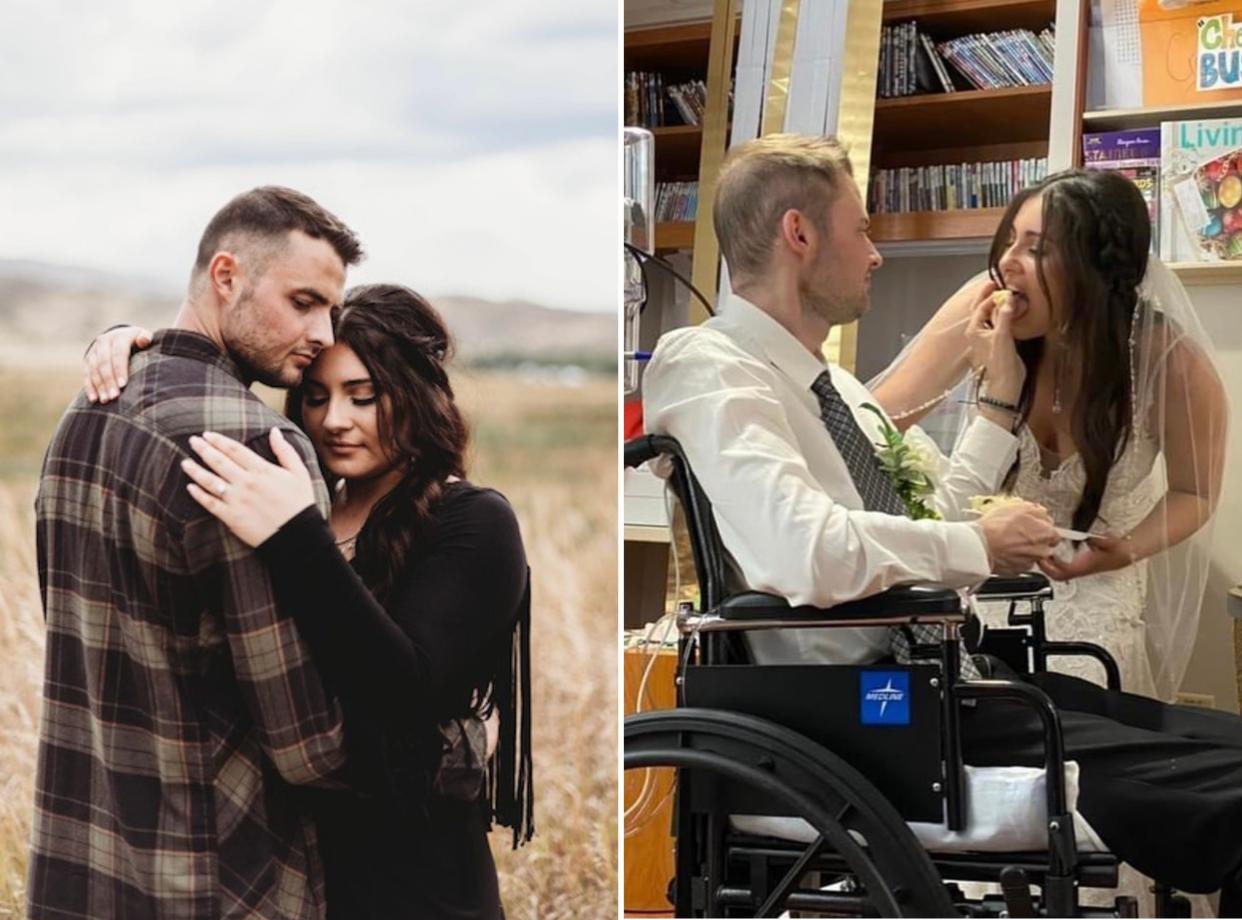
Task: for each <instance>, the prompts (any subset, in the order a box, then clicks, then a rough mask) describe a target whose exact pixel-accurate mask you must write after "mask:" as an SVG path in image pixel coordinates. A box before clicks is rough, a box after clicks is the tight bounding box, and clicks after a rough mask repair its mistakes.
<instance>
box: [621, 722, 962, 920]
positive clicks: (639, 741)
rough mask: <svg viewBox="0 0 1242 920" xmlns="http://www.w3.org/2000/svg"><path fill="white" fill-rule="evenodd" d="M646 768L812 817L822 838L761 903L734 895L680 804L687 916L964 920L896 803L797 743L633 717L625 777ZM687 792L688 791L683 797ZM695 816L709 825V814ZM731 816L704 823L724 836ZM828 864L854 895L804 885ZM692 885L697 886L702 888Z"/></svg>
mask: <svg viewBox="0 0 1242 920" xmlns="http://www.w3.org/2000/svg"><path fill="white" fill-rule="evenodd" d="M646 767H673V768H676V769H678V770H679V771H683V773H682V774H681V775H682V776H683V778H684V779H685V780H687V781H688V782H689V783H691V784H694V783H696V782H699V781H700V780H696V779H695V777H699V778H703V777H710V782H720V783H724V784H726V785H727V786H728V787H730V788H731V789H734V790H739V789H740V790H743V794H745V792H747V791H749V792H753V793H755V794H756V795H757V796H758V797H759V798H761V799H762V800H763V801H765V802H770V803H773V804H774V805H775V806H777V807H779V809H780V810H782V811H784V813H785V814H787V815H795V816H799V817H801V818H803V819H804V820H805V821H806V822H807V823H808V824H810V825H811V827H812V828H814V831H815V833H816V834H818V838H817V839H816V840H815V841H814V842H813V843H812V844H811V845H810V846H808V847H807V848H806V849H805V850H804V851H803V852H802V854H801V855H800V856H799V857H798V858H796V859H793V860H792V865H791V866H790V867H789V869H788V871H787V872H786V873H785V875H784V877H783V878H780V879H779V880H778V881H776V882H775V883H774V884H771V885H765V886H763V890H762V891H761V892H759V893H757V894H756V893H755V892H754V891H751V890H746V889H739V888H738V887H737V886H735V885H732V884H726V880H725V878H724V872H725V868H724V865H725V862H726V860H725V858H724V856H723V855H722V853H721V847H722V845H721V841H720V840H718V839H708V840H705V841H704V840H695V839H693V838H692V837H691V836H690V834H689V831H690V828H691V827H700V828H701V827H702V826H703V821H702V820H698V819H695V818H693V816H692V815H691V814H690V806H689V805H688V803H687V802H685V801H683V802H681V803H679V807H678V809H677V811H678V820H679V823H680V825H681V826H680V827H679V828H678V834H677V837H678V856H677V866H678V875H679V878H678V880H677V885H676V886H675V887H676V889H677V890H678V892H679V894H678V897H677V901H678V903H677V905H676V906H677V909H678V916H692V915H693V916H708V917H715V916H725V915H731V916H739V915H741V914H738V913H735V909H742V910H744V911H745V915H749V916H758V917H775V916H778V915H779V914H780V913H781V912H782V911H784V910H790V909H792V910H802V911H811V912H816V913H819V912H823V913H829V914H841V915H856V916H857V915H868V916H880V917H952V916H956V915H957V914H956V912H955V910H954V907H953V902H952V900H951V899H950V897H949V895H948V893H947V892H946V890H945V888H944V884H943V882H942V881H941V879H940V876H939V875H938V874H937V872H936V869H935V867H934V866H933V865H932V863H931V861H930V859H928V856H927V853H926V851H925V850H924V849H923V848H922V846H921V845H920V844H919V842H918V841H917V839H916V838H915V837H914V835H913V834H912V833H911V831H910V829H909V828H908V827H907V826H906V824H905V822H904V821H903V820H902V819H901V817H900V816H899V815H898V814H897V812H896V810H895V809H894V808H893V806H892V805H891V804H890V803H889V802H888V800H887V799H886V798H884V796H883V795H881V794H880V793H879V792H878V791H877V790H876V789H875V787H874V786H873V785H872V784H871V783H870V782H868V781H867V779H866V778H865V777H864V776H863V775H862V774H861V773H859V772H858V771H857V770H855V769H854V768H853V767H851V766H850V765H849V764H847V763H845V762H844V761H843V760H841V758H839V757H837V756H836V755H835V754H833V753H832V752H830V751H828V750H827V749H825V748H824V747H822V746H821V745H818V744H816V743H814V742H813V741H810V740H809V739H807V738H806V737H805V736H803V735H800V734H798V733H797V732H794V731H791V730H790V729H787V728H784V727H782V726H780V725H777V724H775V723H773V722H769V721H767V720H765V719H759V718H754V717H752V716H746V715H742V714H740V713H736V712H724V711H718V710H710V709H689V708H684V709H673V710H664V711H659V712H651V713H644V714H641V715H637V716H630V717H628V718H627V719H626V720H625V768H626V769H627V770H633V769H641V768H646ZM686 788H688V787H687V786H686V785H685V783H684V782H683V783H682V784H681V785H680V786H679V795H682V794H683V792H684V790H685V789H686ZM683 797H684V796H683ZM725 807H726V808H729V807H730V806H725ZM694 808H695V810H698V811H699V812H700V817H701V811H702V806H701V805H696V806H694ZM727 815H728V812H725V813H724V814H717V815H711V816H709V817H708V819H707V821H708V823H709V824H711V823H713V822H714V824H715V826H716V827H719V826H721V823H722V822H723V821H725V820H727ZM707 836H708V837H711V836H712V835H711V834H710V833H709V834H708V835H707ZM825 856H830V857H831V858H832V859H833V860H835V861H836V863H837V864H838V865H841V866H842V868H843V869H844V870H845V874H846V875H848V878H849V882H848V883H847V885H846V888H845V890H844V891H837V892H827V893H825V892H821V891H819V890H818V889H812V890H806V889H803V888H801V887H800V884H801V881H802V879H803V877H804V876H805V875H806V873H807V872H808V871H810V870H811V869H813V868H815V867H816V865H817V864H819V863H821V862H822V858H823V857H825ZM687 874H693V876H694V881H695V883H696V884H695V885H694V886H693V887H692V886H690V885H689V884H688V883H689V881H690V880H689V879H687V878H685V877H684V876H686V875H687ZM748 899H749V900H748ZM760 899H762V900H760ZM726 911H727V914H726Z"/></svg>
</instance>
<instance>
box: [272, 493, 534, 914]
mask: <svg viewBox="0 0 1242 920" xmlns="http://www.w3.org/2000/svg"><path fill="white" fill-rule="evenodd" d="M259 552H260V554H261V555H262V557H263V558H264V560H265V561H266V562H267V564H268V566H269V569H270V571H271V577H272V585H273V588H274V589H275V593H276V598H277V602H278V604H279V606H280V609H281V610H283V611H286V612H288V613H290V614H292V615H293V617H294V619H295V620H296V622H297V624H298V626H299V628H300V629H301V631H302V633H303V635H304V637H305V639H306V641H307V643H308V644H309V645H310V647H311V652H312V655H313V656H314V659H315V661H316V664H317V665H318V666H319V668H320V670H321V672H322V674H323V676H324V680H325V681H327V682H328V683H329V685H330V687H331V688H332V690H333V692H335V693H336V694H337V695H338V696H339V697H340V699H341V701H342V705H343V706H344V709H345V717H346V732H347V734H348V736H349V738H350V748H349V751H350V758H351V761H354V763H355V766H356V767H358V768H359V772H360V773H363V774H368V775H367V776H366V777H365V778H360V780H359V781H360V783H361V785H363V786H364V787H366V788H369V789H370V790H371V791H372V792H374V793H375V794H374V795H372V796H370V797H358V796H340V795H336V796H332V795H327V796H324V795H321V796H319V797H318V798H317V805H316V813H317V817H318V820H319V828H320V838H321V844H322V848H323V852H324V862H325V869H326V873H327V880H328V898H327V900H328V910H329V915H330V916H339V917H344V916H350V917H364V916H377V917H378V916H385V917H386V916H405V915H407V914H408V915H409V916H420V917H494V916H497V915H499V914H500V905H499V899H498V895H497V894H496V880H495V868H494V865H493V863H492V860H491V854H490V851H489V850H488V848H487V843H486V839H485V833H486V826H487V819H488V814H487V810H486V808H485V803H482V802H479V803H464V802H458V801H454V800H449V799H443V798H440V797H436V796H432V795H430V794H429V792H428V789H427V785H428V781H429V779H430V776H431V775H432V774H433V772H434V768H435V764H436V763H438V761H439V756H440V749H439V747H438V739H439V735H438V732H437V731H436V726H437V725H438V724H439V723H441V722H444V721H446V720H448V719H451V718H459V717H462V716H464V715H466V714H468V712H469V711H470V707H471V698H472V695H473V694H474V692H475V689H476V688H478V687H480V686H484V685H486V683H487V681H488V680H489V679H490V678H491V677H492V676H493V675H494V673H495V668H496V662H497V661H498V660H499V659H500V658H501V657H502V656H504V655H505V654H507V653H508V650H509V648H510V642H511V637H512V635H513V629H514V624H515V619H516V617H517V615H518V612H519V608H520V606H521V603H522V600H523V595H524V591H525V588H526V559H525V553H524V551H523V548H522V541H521V535H520V533H519V531H518V525H517V520H516V518H515V517H514V514H513V511H512V509H511V508H510V506H509V504H508V502H507V501H505V499H504V497H503V496H501V495H500V494H499V493H497V492H495V491H492V490H487V489H480V488H477V487H475V486H472V485H470V484H469V483H464V482H461V483H454V484H452V485H450V486H449V487H448V488H447V489H446V491H445V494H444V497H443V498H442V499H441V500H440V502H439V504H438V505H437V506H436V509H435V523H434V525H433V527H432V530H431V531H430V532H429V533H427V534H426V535H425V536H421V535H420V539H419V542H418V546H417V548H416V549H415V551H414V552H413V553H412V554H411V557H410V559H409V560H408V562H407V565H406V571H405V572H404V573H403V574H402V575H401V576H400V577H399V578H398V579H397V582H396V585H395V587H394V589H393V591H392V592H391V596H390V598H389V600H388V603H387V604H386V605H384V606H381V605H380V604H379V603H378V602H377V601H376V600H375V598H374V597H373V596H372V595H371V593H370V592H369V591H368V590H367V588H366V586H365V585H364V584H363V583H362V580H361V579H360V578H359V577H358V575H357V573H356V572H355V571H354V569H353V567H352V566H351V565H350V564H349V563H348V562H347V561H346V560H345V558H344V557H343V556H342V555H341V554H340V552H339V551H338V550H337V548H336V545H335V542H334V539H333V534H332V532H331V530H330V529H329V527H328V525H327V522H326V521H324V519H323V517H322V516H321V515H320V514H319V512H318V511H317V509H315V508H307V509H306V510H305V511H303V512H302V513H301V514H299V515H297V516H296V517H294V518H293V519H292V520H291V521H289V522H288V523H287V524H286V525H285V526H284V527H282V528H281V530H280V531H279V532H278V533H276V534H275V535H273V536H272V537H271V538H270V539H269V540H268V541H267V542H265V543H264V544H263V545H262V546H260V547H259ZM420 777H421V782H420V779H419V778H420ZM412 787H415V788H412ZM411 804H413V807H411ZM346 908H347V910H346ZM347 911H348V912H347ZM398 911H399V913H398Z"/></svg>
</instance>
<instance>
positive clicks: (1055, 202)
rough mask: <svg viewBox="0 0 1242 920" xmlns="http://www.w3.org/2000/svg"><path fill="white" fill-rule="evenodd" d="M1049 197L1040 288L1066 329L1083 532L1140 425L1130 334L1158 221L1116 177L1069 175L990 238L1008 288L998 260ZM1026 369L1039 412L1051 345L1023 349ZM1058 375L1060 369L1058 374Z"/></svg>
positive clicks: (1057, 178) (1044, 186)
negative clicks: (1042, 371)
mask: <svg viewBox="0 0 1242 920" xmlns="http://www.w3.org/2000/svg"><path fill="white" fill-rule="evenodd" d="M1036 195H1042V196H1043V203H1042V215H1043V233H1042V236H1041V238H1040V242H1039V249H1038V254H1037V256H1036V269H1037V275H1038V279H1039V285H1040V288H1041V289H1042V290H1043V292H1044V296H1045V297H1046V298H1047V300H1048V303H1049V304H1051V305H1052V316H1053V321H1054V322H1058V323H1059V324H1060V342H1059V345H1058V346H1057V347H1058V350H1060V351H1061V355H1060V356H1059V357H1060V359H1061V361H1062V362H1063V364H1064V365H1065V368H1066V369H1068V370H1069V371H1070V374H1071V376H1070V379H1071V380H1073V381H1075V382H1076V384H1077V385H1076V387H1075V388H1074V391H1073V392H1072V393H1066V394H1065V397H1066V399H1067V401H1068V402H1069V403H1070V404H1071V405H1072V410H1071V413H1072V414H1071V417H1070V432H1071V435H1072V436H1073V439H1074V444H1075V445H1076V446H1077V448H1078V453H1079V456H1080V458H1081V460H1082V464H1083V469H1084V471H1085V473H1086V484H1085V486H1084V487H1083V491H1082V495H1081V497H1080V498H1079V501H1078V506H1077V508H1076V509H1075V510H1074V520H1073V527H1074V529H1075V530H1084V531H1085V530H1088V529H1090V527H1091V525H1092V523H1093V522H1094V521H1095V519H1096V516H1097V515H1098V513H1099V510H1100V504H1101V502H1102V501H1103V498H1104V490H1105V487H1106V486H1107V484H1108V473H1109V470H1110V469H1111V467H1112V465H1113V463H1114V462H1115V460H1116V458H1117V457H1118V456H1119V455H1120V454H1121V452H1122V451H1124V450H1125V446H1126V443H1127V441H1128V440H1129V438H1130V437H1131V435H1132V434H1133V427H1134V408H1135V407H1134V404H1133V395H1132V391H1131V373H1132V368H1131V360H1132V356H1131V350H1132V348H1131V345H1132V340H1131V337H1132V335H1133V334H1134V332H1135V330H1134V321H1135V314H1136V309H1135V308H1136V307H1137V306H1138V301H1139V291H1138V287H1139V283H1140V282H1141V281H1142V278H1143V275H1144V274H1145V273H1146V271H1147V258H1148V247H1149V246H1150V244H1151V220H1150V218H1149V216H1148V212H1147V205H1146V203H1145V202H1144V201H1143V196H1142V194H1141V193H1140V192H1139V190H1138V188H1137V187H1136V186H1135V185H1134V183H1133V182H1131V181H1130V180H1129V179H1127V178H1125V177H1124V176H1121V175H1118V174H1116V173H1112V172H1104V171H1088V170H1067V171H1065V172H1060V173H1056V174H1055V175H1052V176H1049V177H1048V178H1046V179H1044V180H1043V181H1042V182H1039V183H1037V184H1035V185H1033V186H1031V187H1030V188H1027V189H1024V190H1023V191H1022V192H1020V193H1019V194H1018V195H1017V196H1015V197H1014V199H1013V200H1012V201H1011V202H1010V203H1009V207H1008V208H1007V209H1006V210H1005V214H1004V217H1003V218H1002V219H1001V223H1000V226H999V228H998V229H997V232H996V236H995V237H993V240H992V248H991V252H990V254H989V259H988V263H989V267H990V270H991V273H992V275H993V278H994V280H996V281H997V283H998V284H999V283H1001V274H1000V260H1001V258H1002V256H1003V254H1004V251H1005V249H1006V246H1007V243H1008V240H1009V237H1010V235H1011V233H1012V230H1013V222H1014V219H1015V217H1016V215H1017V213H1018V209H1019V208H1021V207H1022V205H1023V204H1024V203H1025V202H1026V201H1028V200H1029V199H1031V198H1032V197H1034V196H1036ZM1047 259H1052V260H1055V264H1056V267H1057V272H1058V274H1059V275H1060V277H1061V279H1062V283H1061V286H1060V290H1057V291H1053V290H1052V288H1051V286H1050V285H1049V283H1048V278H1047V274H1046V273H1045V270H1044V263H1045V260H1047ZM1018 353H1019V355H1020V356H1021V357H1022V360H1023V362H1024V363H1025V364H1026V369H1027V374H1026V382H1025V384H1024V385H1023V389H1022V397H1021V399H1020V401H1019V406H1020V409H1021V411H1022V417H1023V419H1025V418H1026V417H1027V416H1028V415H1029V414H1030V410H1031V402H1032V399H1033V396H1034V389H1035V377H1036V370H1037V369H1038V368H1039V367H1040V366H1041V364H1042V363H1043V362H1044V361H1045V360H1054V359H1055V358H1056V356H1054V355H1052V354H1051V353H1050V349H1049V348H1048V347H1047V345H1046V342H1045V340H1044V339H1042V338H1039V339H1031V340H1029V341H1025V342H1019V343H1018ZM1059 372H1060V369H1058V373H1059Z"/></svg>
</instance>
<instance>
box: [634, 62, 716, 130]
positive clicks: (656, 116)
mask: <svg viewBox="0 0 1242 920" xmlns="http://www.w3.org/2000/svg"><path fill="white" fill-rule="evenodd" d="M706 107H707V84H706V83H704V82H703V81H702V80H689V81H687V82H685V83H676V84H673V85H671V86H668V85H665V82H664V75H663V74H658V73H646V72H644V71H640V70H635V71H630V72H629V73H627V74H626V75H625V123H626V124H627V125H635V126H637V127H641V128H662V127H665V126H668V125H697V124H700V123H702V121H703V110H704V109H705V108H706Z"/></svg>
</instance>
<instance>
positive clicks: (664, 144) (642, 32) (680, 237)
mask: <svg viewBox="0 0 1242 920" xmlns="http://www.w3.org/2000/svg"><path fill="white" fill-rule="evenodd" d="M711 34H712V24H711V22H710V21H705V22H689V23H679V24H676V25H665V26H648V27H643V28H636V29H627V30H626V31H625V33H624V35H623V47H624V65H623V66H624V71H625V73H630V72H631V71H635V70H641V71H647V72H650V73H659V74H662V75H663V76H664V82H665V85H672V84H675V83H683V82H686V81H688V80H706V79H707V66H708V53H709V51H710V48H711ZM669 111H675V106H674V104H673V102H672V100H667V99H666V100H665V112H666V113H667V112H669ZM647 130H649V131H650V132H651V133H652V136H653V137H654V139H655V180H656V183H657V184H659V183H663V182H687V181H689V182H693V181H697V180H698V176H699V156H700V153H701V151H702V147H703V129H702V127H701V126H699V125H668V126H663V127H658V128H648V129H647ZM693 246H694V222H693V221H676V222H667V223H657V224H656V249H657V250H662V251H665V252H668V251H672V250H678V249H691V248H693Z"/></svg>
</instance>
